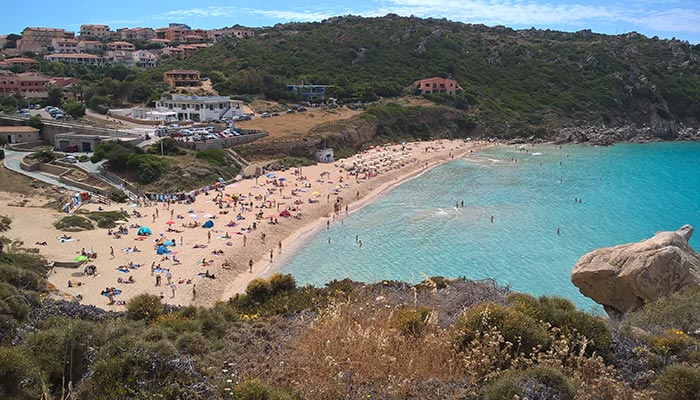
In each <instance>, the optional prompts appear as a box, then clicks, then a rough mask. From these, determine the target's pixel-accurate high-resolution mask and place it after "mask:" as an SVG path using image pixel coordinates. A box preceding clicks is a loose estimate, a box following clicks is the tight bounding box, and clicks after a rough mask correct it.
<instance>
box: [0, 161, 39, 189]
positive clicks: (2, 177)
mask: <svg viewBox="0 0 700 400" xmlns="http://www.w3.org/2000/svg"><path fill="white" fill-rule="evenodd" d="M0 162H2V161H0ZM0 188H2V190H3V191H4V192H13V193H22V194H29V193H34V191H35V189H34V188H32V181H31V179H29V178H27V177H26V176H24V175H21V174H18V173H16V172H14V171H10V170H9V169H7V168H5V167H4V166H0Z"/></svg>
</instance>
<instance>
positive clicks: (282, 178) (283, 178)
mask: <svg viewBox="0 0 700 400" xmlns="http://www.w3.org/2000/svg"><path fill="white" fill-rule="evenodd" d="M277 180H278V181H286V180H287V178H285V177H281V178H277Z"/></svg>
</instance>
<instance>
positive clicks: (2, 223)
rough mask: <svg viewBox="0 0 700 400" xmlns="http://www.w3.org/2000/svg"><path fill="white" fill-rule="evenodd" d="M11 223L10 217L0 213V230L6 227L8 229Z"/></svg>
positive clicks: (2, 230) (4, 229)
mask: <svg viewBox="0 0 700 400" xmlns="http://www.w3.org/2000/svg"><path fill="white" fill-rule="evenodd" d="M11 224H12V219H10V217H8V216H5V215H0V232H5V231H7V230H8V229H10V225H11Z"/></svg>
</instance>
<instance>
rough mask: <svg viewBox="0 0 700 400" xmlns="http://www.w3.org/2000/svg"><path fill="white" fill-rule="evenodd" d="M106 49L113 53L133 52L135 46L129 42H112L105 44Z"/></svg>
mask: <svg viewBox="0 0 700 400" xmlns="http://www.w3.org/2000/svg"><path fill="white" fill-rule="evenodd" d="M107 48H108V49H110V50H114V51H134V50H136V46H134V45H133V43H129V42H112V43H107Z"/></svg>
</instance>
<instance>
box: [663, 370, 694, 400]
mask: <svg viewBox="0 0 700 400" xmlns="http://www.w3.org/2000/svg"><path fill="white" fill-rule="evenodd" d="M655 386H656V389H657V390H658V393H659V397H658V399H659V400H694V399H700V369H698V368H695V367H690V366H686V365H670V366H668V367H666V368H664V370H663V371H661V374H659V378H658V379H657V380H656V383H655Z"/></svg>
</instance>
